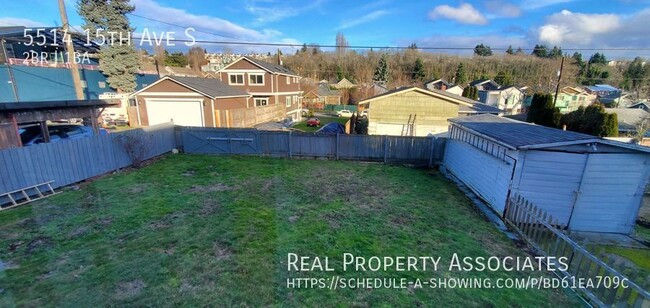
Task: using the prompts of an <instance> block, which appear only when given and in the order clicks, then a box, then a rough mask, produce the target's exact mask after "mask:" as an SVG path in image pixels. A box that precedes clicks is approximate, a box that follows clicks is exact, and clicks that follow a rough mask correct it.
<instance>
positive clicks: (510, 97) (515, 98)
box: [478, 86, 526, 114]
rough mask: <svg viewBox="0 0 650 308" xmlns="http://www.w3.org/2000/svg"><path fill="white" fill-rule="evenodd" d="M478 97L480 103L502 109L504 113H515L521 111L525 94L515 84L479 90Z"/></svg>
mask: <svg viewBox="0 0 650 308" xmlns="http://www.w3.org/2000/svg"><path fill="white" fill-rule="evenodd" d="M490 88H491V86H490ZM478 97H479V101H481V102H482V103H484V104H486V105H489V106H493V107H496V108H499V109H501V110H504V111H505V112H506V114H517V113H521V112H522V111H523V107H524V106H523V105H524V99H525V98H526V95H525V94H524V92H522V91H521V90H520V89H519V88H517V87H515V86H506V87H500V88H497V89H492V90H479V91H478Z"/></svg>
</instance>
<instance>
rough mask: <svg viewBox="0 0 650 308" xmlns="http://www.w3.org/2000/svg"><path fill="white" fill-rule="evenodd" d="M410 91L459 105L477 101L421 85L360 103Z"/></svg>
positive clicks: (393, 91)
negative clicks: (421, 86) (423, 87)
mask: <svg viewBox="0 0 650 308" xmlns="http://www.w3.org/2000/svg"><path fill="white" fill-rule="evenodd" d="M410 91H415V92H420V93H422V94H425V95H429V96H433V97H438V98H440V99H447V100H449V101H451V102H453V103H456V104H459V105H467V106H471V105H473V104H475V103H476V101H473V100H468V99H467V98H465V97H462V96H458V95H455V94H453V93H449V92H447V91H441V90H435V89H434V90H428V89H422V88H420V87H403V88H397V89H393V90H390V91H388V92H385V93H382V94H379V95H375V96H373V97H370V98H367V99H364V100H362V101H360V102H359V104H367V103H370V102H371V101H374V100H377V99H380V98H384V97H388V96H392V95H395V94H398V93H405V92H410Z"/></svg>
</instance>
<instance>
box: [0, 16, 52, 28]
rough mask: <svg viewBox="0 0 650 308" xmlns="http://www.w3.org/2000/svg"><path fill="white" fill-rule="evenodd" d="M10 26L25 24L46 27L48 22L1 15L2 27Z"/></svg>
mask: <svg viewBox="0 0 650 308" xmlns="http://www.w3.org/2000/svg"><path fill="white" fill-rule="evenodd" d="M8 26H25V27H45V26H47V25H46V24H44V23H42V22H40V21H35V20H31V19H26V18H15V17H0V27H8Z"/></svg>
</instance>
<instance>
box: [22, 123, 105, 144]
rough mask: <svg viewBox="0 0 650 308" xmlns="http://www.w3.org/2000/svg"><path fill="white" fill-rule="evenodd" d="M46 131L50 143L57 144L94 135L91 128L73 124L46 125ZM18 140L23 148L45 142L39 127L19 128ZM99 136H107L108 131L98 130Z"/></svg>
mask: <svg viewBox="0 0 650 308" xmlns="http://www.w3.org/2000/svg"><path fill="white" fill-rule="evenodd" d="M47 129H48V131H49V132H50V142H59V141H62V140H68V139H78V138H86V137H91V136H93V135H94V133H93V128H92V127H90V126H83V125H75V124H63V125H59V124H48V125H47ZM18 131H19V132H20V140H21V141H22V142H23V145H24V146H27V145H32V144H39V143H43V142H45V140H44V138H43V134H42V133H41V127H40V125H28V126H24V127H21V128H20V129H19V130H18ZM99 134H100V135H107V134H108V131H107V130H105V129H103V128H100V129H99Z"/></svg>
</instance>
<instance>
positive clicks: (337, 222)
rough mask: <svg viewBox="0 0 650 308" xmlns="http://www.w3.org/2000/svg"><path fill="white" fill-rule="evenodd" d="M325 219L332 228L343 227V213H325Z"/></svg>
mask: <svg viewBox="0 0 650 308" xmlns="http://www.w3.org/2000/svg"><path fill="white" fill-rule="evenodd" d="M323 219H325V221H327V223H328V224H329V225H330V228H332V229H339V228H341V219H343V214H341V213H326V214H324V215H323Z"/></svg>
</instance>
